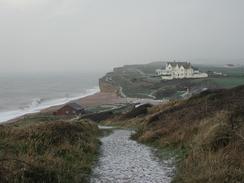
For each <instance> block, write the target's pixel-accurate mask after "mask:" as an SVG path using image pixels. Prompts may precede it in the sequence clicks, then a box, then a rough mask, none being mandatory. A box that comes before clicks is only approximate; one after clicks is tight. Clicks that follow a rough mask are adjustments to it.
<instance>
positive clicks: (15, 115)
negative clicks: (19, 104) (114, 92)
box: [0, 87, 100, 125]
mask: <svg viewBox="0 0 244 183" xmlns="http://www.w3.org/2000/svg"><path fill="white" fill-rule="evenodd" d="M99 92H100V91H99V88H98V87H94V88H92V89H87V91H86V92H85V93H83V94H81V95H80V96H76V97H71V98H59V99H53V100H50V101H46V102H44V103H41V104H40V105H37V106H35V107H33V108H26V109H19V110H10V111H5V112H0V115H2V116H1V119H0V125H1V124H5V123H11V122H16V121H17V120H18V119H20V118H23V117H25V116H27V115H32V114H37V113H44V112H48V111H49V110H48V109H51V108H54V109H55V108H59V107H61V106H63V105H65V104H67V103H69V102H72V101H79V100H81V99H83V98H86V97H88V96H93V95H95V94H96V93H99ZM50 112H51V111H50Z"/></svg>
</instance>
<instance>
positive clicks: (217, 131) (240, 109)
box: [117, 86, 244, 183]
mask: <svg viewBox="0 0 244 183" xmlns="http://www.w3.org/2000/svg"><path fill="white" fill-rule="evenodd" d="M121 123H123V122H122V121H120V122H119V123H117V125H121ZM130 125H131V126H134V127H136V126H137V128H138V129H137V132H136V133H135V134H134V135H133V136H132V138H133V139H136V140H137V141H139V142H141V143H145V144H147V145H150V146H154V147H156V148H158V149H159V155H160V156H161V157H164V156H166V157H167V158H168V157H169V156H175V157H176V160H177V161H176V166H177V170H176V175H175V177H174V180H173V183H206V182H208V183H243V181H244V159H243V157H244V86H240V87H236V88H233V89H228V90H224V89H223V90H216V91H205V92H203V93H201V94H199V95H197V96H194V97H192V98H190V99H188V100H183V101H172V102H170V103H168V104H163V105H159V106H154V107H152V108H151V109H149V111H148V114H147V115H146V116H143V117H141V118H140V117H137V118H131V119H126V120H125V121H124V125H123V126H127V127H130Z"/></svg>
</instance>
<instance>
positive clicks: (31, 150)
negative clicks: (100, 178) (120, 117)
mask: <svg viewBox="0 0 244 183" xmlns="http://www.w3.org/2000/svg"><path fill="white" fill-rule="evenodd" d="M98 135H99V130H98V128H97V126H96V125H95V124H93V123H91V122H89V121H85V120H78V121H70V120H68V119H66V120H61V119H59V118H58V117H55V116H51V115H43V114H40V115H33V116H31V117H26V118H24V119H22V120H20V121H18V122H16V123H13V124H6V125H1V126H0V182H42V183H43V182H54V183H55V182H88V178H89V175H90V172H91V166H92V164H93V162H94V160H95V159H96V154H97V152H98V147H99V140H98V138H97V137H98Z"/></svg>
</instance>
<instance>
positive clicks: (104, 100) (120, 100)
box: [0, 90, 164, 125]
mask: <svg viewBox="0 0 244 183" xmlns="http://www.w3.org/2000/svg"><path fill="white" fill-rule="evenodd" d="M70 102H75V103H78V104H79V105H81V106H83V107H84V108H92V107H99V106H103V105H119V104H126V103H140V104H145V103H151V104H153V105H157V104H160V103H162V102H164V101H161V100H153V99H146V98H127V97H121V96H119V95H118V94H116V93H112V92H101V91H100V90H96V91H95V90H94V91H93V92H91V93H88V94H85V95H83V96H80V97H74V98H71V99H70V100H67V101H65V102H63V103H58V104H54V105H50V106H43V107H39V108H36V109H35V108H34V109H32V110H29V111H28V110H27V111H25V113H22V114H16V116H13V117H12V118H10V119H7V120H4V121H0V125H3V124H8V123H15V122H18V121H19V120H20V119H23V118H25V117H26V116H30V115H34V114H38V113H43V114H45V113H47V114H48V113H53V112H54V111H56V110H57V109H59V108H60V107H62V106H64V105H66V104H67V103H70ZM10 112H12V111H10ZM23 112H24V111H23Z"/></svg>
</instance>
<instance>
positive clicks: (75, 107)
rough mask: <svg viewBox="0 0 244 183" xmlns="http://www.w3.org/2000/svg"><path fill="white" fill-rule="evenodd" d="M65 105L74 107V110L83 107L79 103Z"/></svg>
mask: <svg viewBox="0 0 244 183" xmlns="http://www.w3.org/2000/svg"><path fill="white" fill-rule="evenodd" d="M65 106H69V107H71V108H73V109H75V110H77V111H79V110H82V109H83V107H81V106H80V105H79V104H77V103H68V104H66V105H65Z"/></svg>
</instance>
